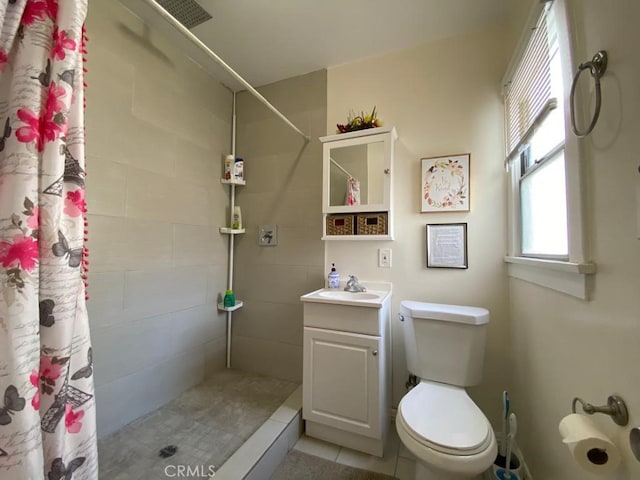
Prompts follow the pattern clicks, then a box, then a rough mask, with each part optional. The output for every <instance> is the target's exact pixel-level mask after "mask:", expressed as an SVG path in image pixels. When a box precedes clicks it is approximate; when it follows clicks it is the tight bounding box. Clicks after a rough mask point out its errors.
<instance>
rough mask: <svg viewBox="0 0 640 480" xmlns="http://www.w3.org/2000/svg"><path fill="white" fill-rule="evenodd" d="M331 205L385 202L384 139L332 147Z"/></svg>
mask: <svg viewBox="0 0 640 480" xmlns="http://www.w3.org/2000/svg"><path fill="white" fill-rule="evenodd" d="M329 160H330V167H329V205H330V206H332V207H333V206H357V205H376V204H382V203H384V190H385V187H384V182H385V168H386V167H385V158H384V141H379V142H371V143H365V144H360V145H349V146H340V147H332V148H331V149H330V150H329Z"/></svg>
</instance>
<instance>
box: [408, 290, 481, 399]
mask: <svg viewBox="0 0 640 480" xmlns="http://www.w3.org/2000/svg"><path fill="white" fill-rule="evenodd" d="M400 320H402V330H403V335H404V344H405V351H406V357H407V367H408V369H409V371H410V372H411V373H413V374H414V375H416V376H417V377H419V378H421V379H424V380H432V381H435V382H441V383H446V384H449V385H457V386H460V387H466V386H471V385H477V384H479V383H480V382H481V381H482V364H483V362H484V347H485V339H486V330H487V325H488V324H489V311H488V310H487V309H485V308H478V307H466V306H460V305H445V304H439V303H423V302H414V301H410V300H405V301H402V302H400Z"/></svg>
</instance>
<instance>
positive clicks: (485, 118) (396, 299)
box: [325, 29, 510, 421]
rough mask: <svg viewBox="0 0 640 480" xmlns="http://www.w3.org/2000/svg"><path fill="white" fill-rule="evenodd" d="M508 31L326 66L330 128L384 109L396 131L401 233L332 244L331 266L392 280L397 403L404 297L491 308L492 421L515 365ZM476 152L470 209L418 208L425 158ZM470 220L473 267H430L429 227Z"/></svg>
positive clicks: (486, 393)
mask: <svg viewBox="0 0 640 480" xmlns="http://www.w3.org/2000/svg"><path fill="white" fill-rule="evenodd" d="M506 36H507V31H506V30H501V29H491V30H486V31H481V32H476V33H473V34H469V35H465V36H462V37H456V38H452V39H446V40H442V41H439V42H435V43H431V44H428V45H425V46H422V47H419V48H414V49H410V50H403V51H401V52H398V53H394V54H390V55H385V56H382V57H377V58H373V59H369V60H365V61H362V62H358V63H352V64H349V65H344V66H340V67H336V68H332V69H330V70H329V72H328V94H327V96H328V102H327V103H328V107H327V108H328V113H327V133H330V134H333V133H334V132H335V124H336V123H344V120H345V119H346V118H347V115H348V113H349V110H355V111H360V110H364V111H370V110H371V109H372V108H373V106H374V105H375V106H377V110H378V112H379V116H380V118H381V120H382V121H383V122H384V124H385V125H395V126H396V127H397V129H398V141H397V143H396V150H395V151H396V158H395V167H394V169H393V172H392V181H393V182H394V196H395V198H394V202H395V207H394V224H395V240H394V241H392V242H373V241H348V242H341V241H327V242H325V243H326V247H325V248H326V250H325V272H328V270H329V266H330V264H331V263H332V262H335V263H336V267H337V269H338V271H339V272H340V274H341V275H342V276H343V278H346V275H348V274H355V275H357V276H358V277H359V278H360V279H361V280H385V281H391V282H392V283H393V314H392V324H393V336H394V341H393V342H394V343H393V344H394V349H393V376H394V378H393V384H394V404H397V402H398V401H399V399H400V398H401V397H402V395H403V394H404V393H405V387H404V382H405V381H406V379H407V374H408V373H407V371H406V366H405V358H404V347H403V343H402V339H401V330H400V324H399V322H398V321H397V320H396V319H397V313H398V308H399V303H400V301H401V300H405V299H406V300H418V301H428V302H439V303H452V304H459V305H474V306H483V307H486V308H488V309H489V310H490V311H491V324H490V327H489V335H488V345H487V353H486V359H485V375H484V381H483V383H482V385H481V386H479V387H475V388H473V389H471V392H472V395H473V396H474V398H475V399H476V400H477V401H478V403H479V405H480V406H481V407H482V408H483V409H484V410H485V411H486V412H487V413H488V415H489V418H490V419H491V420H492V421H496V420H497V418H498V409H499V403H500V392H501V391H502V389H503V388H504V387H505V386H506V385H507V381H508V374H509V365H508V363H507V355H506V350H507V347H506V345H505V342H506V340H507V338H508V333H507V332H508V321H507V320H508V319H507V292H506V285H507V284H506V278H505V270H504V266H503V263H502V257H503V255H504V253H505V214H504V211H505V181H504V169H503V167H502V159H503V156H504V155H503V144H502V125H503V121H502V102H501V97H500V79H501V77H502V75H503V74H504V71H505V68H506V64H507V60H508V55H509V54H510V46H509V45H507V44H505V41H504V40H505V38H506ZM465 152H468V153H470V154H471V196H470V201H471V211H470V212H468V213H431V214H426V213H420V158H424V157H433V156H438V155H448V154H458V153H465ZM446 222H467V223H468V247H469V269H468V270H463V271H459V270H446V269H427V268H426V267H425V264H426V258H425V224H427V223H446ZM380 247H390V248H392V260H393V265H392V268H391V269H383V268H378V266H377V260H378V253H377V250H378V248H380Z"/></svg>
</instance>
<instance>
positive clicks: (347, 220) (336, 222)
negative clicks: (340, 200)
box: [327, 215, 355, 235]
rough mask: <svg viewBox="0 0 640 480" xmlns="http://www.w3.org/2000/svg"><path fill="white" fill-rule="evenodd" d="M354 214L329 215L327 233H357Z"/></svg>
mask: <svg viewBox="0 0 640 480" xmlns="http://www.w3.org/2000/svg"><path fill="white" fill-rule="evenodd" d="M354 225H355V223H354V221H353V215H327V235H355V230H354V228H353V227H354Z"/></svg>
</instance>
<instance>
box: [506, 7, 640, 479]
mask: <svg viewBox="0 0 640 480" xmlns="http://www.w3.org/2000/svg"><path fill="white" fill-rule="evenodd" d="M570 4H571V6H572V8H571V17H572V19H571V20H572V30H573V34H574V37H575V40H576V42H575V64H577V63H579V62H583V61H586V60H589V59H591V57H592V56H593V54H594V53H595V52H596V51H598V50H600V49H605V50H607V51H608V53H609V69H608V70H607V73H606V74H605V76H604V77H603V79H602V96H603V105H602V113H601V116H600V120H599V122H598V125H597V126H596V128H595V131H594V133H593V134H592V135H591V136H590V137H588V138H587V139H585V140H583V141H582V146H583V147H584V150H583V153H584V155H583V162H585V163H584V165H585V167H586V170H587V173H588V181H587V189H586V197H587V207H588V208H587V217H588V220H589V221H590V224H591V228H590V230H589V235H588V237H589V239H590V241H591V245H592V255H591V257H592V259H593V260H594V261H595V262H596V264H597V265H598V273H597V274H596V275H595V282H594V294H593V300H592V301H589V302H583V301H580V300H577V299H574V298H571V297H568V296H566V295H563V294H559V293H554V292H552V291H550V290H547V289H545V288H542V287H538V286H535V285H531V284H527V283H525V282H522V281H520V280H515V279H512V280H510V282H509V284H510V285H509V288H510V297H511V311H510V320H511V324H512V327H511V341H512V344H513V349H512V352H511V359H512V360H511V363H512V365H513V395H512V397H513V405H514V407H515V409H516V410H517V412H518V413H519V419H520V425H521V429H520V431H521V432H522V433H521V434H519V439H520V444H521V446H522V447H523V449H524V454H525V457H526V458H527V460H528V463H529V464H530V467H531V470H532V473H533V475H534V477H535V478H537V479H560V478H567V479H591V478H598V477H594V476H591V475H589V474H586V473H585V472H583V471H582V470H581V469H580V468H579V467H578V466H577V465H576V464H574V463H573V462H572V461H571V460H570V455H569V451H568V450H567V449H566V448H565V447H564V446H563V445H562V443H561V442H560V438H559V436H558V429H557V426H558V423H559V421H560V419H561V418H562V417H563V416H565V415H567V414H568V413H570V411H571V400H572V398H573V397H574V396H580V397H582V398H584V399H585V400H587V401H589V402H591V403H594V404H605V403H606V399H607V396H608V395H610V394H613V393H617V394H619V395H621V396H622V397H623V398H624V399H625V400H626V401H627V405H628V407H629V412H630V425H629V427H631V426H636V425H638V424H640V374H639V373H638V365H640V318H639V316H638V312H640V295H638V286H639V285H640V274H639V273H638V271H639V269H640V249H639V246H640V244H639V243H638V242H639V241H638V238H637V236H638V222H637V217H636V215H637V211H638V200H637V198H636V190H637V189H638V188H639V187H638V185H639V184H640V183H639V182H640V180H639V175H638V171H637V168H638V154H637V152H638V143H637V139H638V132H639V131H640V111H639V109H638V106H639V105H640V93H639V90H638V79H639V78H640V55H639V54H638V51H637V46H638V45H639V44H640V33H639V31H638V28H637V24H638V21H639V20H640V4H639V3H638V2H637V1H634V0H615V1H613V2H600V1H597V0H579V1H575V0H574V1H572V2H571V3H570ZM583 80H585V84H587V80H586V79H583ZM585 105H589V107H590V108H591V106H592V104H589V103H586V102H585ZM593 421H594V422H596V424H597V425H599V426H600V427H601V428H602V429H603V430H605V431H606V432H607V433H608V434H609V435H610V436H611V437H612V438H613V439H614V440H615V441H616V442H617V443H618V446H619V448H620V449H621V450H622V453H623V455H624V457H625V464H624V465H623V466H622V467H621V468H619V470H617V472H616V474H614V475H610V476H608V477H607V478H609V479H612V480H613V479H615V480H631V479H636V478H640V463H639V462H638V461H637V460H635V458H634V457H633V456H632V454H631V451H630V448H629V443H628V429H629V427H626V428H622V427H618V426H616V425H615V424H614V423H613V422H612V421H611V420H609V418H608V417H606V416H604V415H598V416H595V417H593Z"/></svg>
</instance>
